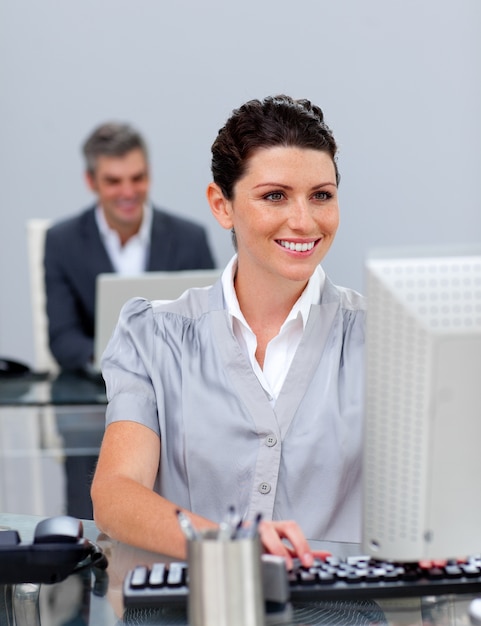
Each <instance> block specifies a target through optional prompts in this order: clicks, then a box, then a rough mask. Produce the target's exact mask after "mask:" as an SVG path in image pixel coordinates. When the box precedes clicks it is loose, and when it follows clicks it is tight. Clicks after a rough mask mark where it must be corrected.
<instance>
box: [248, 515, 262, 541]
mask: <svg viewBox="0 0 481 626" xmlns="http://www.w3.org/2000/svg"><path fill="white" fill-rule="evenodd" d="M261 521H262V513H257V515H256V516H255V519H254V521H253V522H252V525H251V527H250V528H249V537H251V538H254V537H257V535H258V532H259V524H260V523H261Z"/></svg>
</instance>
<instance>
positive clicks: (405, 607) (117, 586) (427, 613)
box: [0, 514, 475, 626]
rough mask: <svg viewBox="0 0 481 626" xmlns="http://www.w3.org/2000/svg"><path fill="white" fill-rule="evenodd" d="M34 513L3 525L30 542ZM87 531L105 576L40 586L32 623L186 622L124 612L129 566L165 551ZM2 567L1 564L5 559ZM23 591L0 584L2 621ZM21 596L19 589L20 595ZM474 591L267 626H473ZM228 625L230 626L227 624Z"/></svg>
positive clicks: (312, 609) (303, 613)
mask: <svg viewBox="0 0 481 626" xmlns="http://www.w3.org/2000/svg"><path fill="white" fill-rule="evenodd" d="M40 519H42V518H41V517H38V516H31V515H13V514H12V515H10V514H0V527H2V528H14V529H16V530H18V531H19V533H20V536H21V538H22V540H23V541H25V542H30V541H31V540H32V537H33V532H34V529H35V526H36V524H37V523H38V521H39V520H40ZM84 535H85V536H86V537H88V538H89V539H91V540H93V541H96V542H97V543H98V544H99V545H100V546H101V547H102V548H103V550H104V552H105V554H106V555H107V557H108V559H109V566H108V569H107V576H106V577H105V580H103V581H100V582H101V584H100V585H99V584H98V583H99V581H98V579H97V589H96V590H95V591H94V590H93V589H92V583H93V582H94V581H95V579H94V577H93V575H91V574H90V573H88V572H87V575H85V576H81V575H80V574H76V575H74V576H70V577H69V578H67V579H66V580H65V581H63V582H61V583H57V584H55V585H42V586H40V589H39V596H38V598H39V602H38V605H39V612H38V615H37V619H36V621H34V622H32V621H30V622H28V623H29V624H32V626H33V625H34V626H87V625H90V626H120V625H122V624H130V625H133V624H136V625H138V626H141V625H144V624H145V625H147V624H148V625H154V624H159V625H171V624H172V625H173V624H183V625H186V624H187V617H186V611H185V609H182V608H174V607H171V608H166V609H165V610H163V611H162V610H153V609H151V610H148V611H140V610H137V611H133V610H131V611H128V612H126V611H125V612H124V609H123V601H122V584H123V580H124V577H125V575H126V573H127V571H128V570H129V569H131V568H132V567H135V565H138V564H140V563H144V564H149V563H152V562H155V561H160V560H165V559H162V557H161V555H159V554H153V553H149V552H145V551H142V550H138V549H136V548H133V547H131V546H127V545H125V544H120V543H118V542H115V541H111V540H110V539H109V538H108V537H106V536H105V535H102V534H100V533H99V532H98V531H97V529H96V527H95V525H94V523H93V522H92V521H85V522H84ZM323 547H328V548H329V549H330V550H331V552H332V553H333V554H337V555H339V556H344V554H345V552H346V550H345V548H344V546H342V545H341V546H340V548H339V550H337V548H336V544H329V545H328V546H326V545H325V544H324V546H323ZM0 566H1V564H0ZM15 591H18V590H16V589H15V588H14V587H13V586H9V585H4V586H1V585H0V624H14V623H15V622H14V621H13V619H12V612H13V610H14V609H13V607H12V603H10V604H9V603H8V598H9V597H12V594H13V593H14V592H15ZM17 596H18V594H17ZM474 597H475V596H471V595H460V596H439V597H434V596H430V597H426V598H409V599H393V600H386V599H383V600H382V601H377V602H375V601H362V602H360V601H353V602H304V603H293V605H292V607H291V609H292V611H291V614H290V615H289V616H286V617H285V618H277V619H276V620H275V621H273V620H271V618H268V620H267V622H266V626H272V625H273V624H287V625H291V624H303V625H304V626H320V625H323V626H364V625H365V626H383V625H386V626H388V625H389V626H469V625H470V620H469V614H468V609H469V605H470V602H471V601H472V600H473V598H474ZM15 609H16V611H17V613H19V614H17V615H16V626H23V625H24V624H25V620H24V621H23V622H22V614H21V603H20V604H19V602H18V598H17V603H16V605H15ZM226 626H229V625H228V624H226Z"/></svg>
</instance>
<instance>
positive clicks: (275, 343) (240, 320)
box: [222, 255, 325, 406]
mask: <svg viewBox="0 0 481 626" xmlns="http://www.w3.org/2000/svg"><path fill="white" fill-rule="evenodd" d="M236 269H237V255H234V256H233V257H232V259H231V260H230V262H229V263H228V265H227V267H226V268H225V270H224V271H223V273H222V288H223V291H224V298H225V300H226V305H227V311H228V313H229V316H230V319H231V323H232V330H233V333H234V335H235V337H236V339H237V341H238V342H239V345H240V346H241V349H242V350H243V352H244V354H245V355H246V356H247V358H248V359H249V362H250V363H251V366H252V368H253V370H254V372H255V374H256V376H257V378H258V380H259V382H260V383H261V385H262V387H263V388H264V390H265V392H266V393H267V396H268V398H269V400H270V403H271V405H272V406H274V405H275V402H276V400H277V397H278V395H279V393H280V390H281V389H282V385H283V383H284V380H285V378H286V375H287V372H288V370H289V367H290V365H291V362H292V359H293V357H294V354H295V352H296V350H297V348H298V346H299V343H300V341H301V338H302V333H303V332H304V328H305V326H306V324H307V319H308V317H309V311H310V308H311V305H313V304H319V301H320V294H321V291H322V288H323V286H324V281H325V273H324V270H323V269H322V267H321V266H320V265H319V266H318V267H317V268H316V270H315V272H314V273H313V275H312V276H311V278H310V279H309V282H308V284H307V286H306V288H305V289H304V291H303V292H302V294H301V296H300V298H299V299H298V300H297V302H296V303H295V304H294V306H293V307H292V309H291V311H290V313H289V315H288V316H287V318H286V319H285V321H284V323H283V324H282V326H281V328H280V330H279V334H278V335H277V336H276V337H274V338H273V339H271V341H270V342H269V343H268V345H267V349H266V353H265V358H264V368H263V369H262V368H261V367H260V365H259V363H258V361H257V359H256V356H255V354H256V350H257V338H256V336H255V334H254V332H253V331H252V329H251V328H250V327H249V324H248V323H247V321H246V319H245V317H244V315H243V313H242V311H241V309H240V307H239V301H238V300H237V295H236V292H235V289H234V276H235V272H236Z"/></svg>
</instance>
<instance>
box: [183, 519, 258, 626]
mask: <svg viewBox="0 0 481 626" xmlns="http://www.w3.org/2000/svg"><path fill="white" fill-rule="evenodd" d="M187 558H188V563H189V599H188V606H187V608H188V617H189V625H190V626H226V625H228V626H264V624H265V604H264V590H263V583H262V566H261V543H260V539H259V537H258V536H257V535H256V536H255V537H246V538H237V539H223V538H220V537H219V533H218V531H206V532H203V533H199V535H198V537H197V538H194V539H191V540H190V541H188V542H187Z"/></svg>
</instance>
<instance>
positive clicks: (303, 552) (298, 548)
mask: <svg viewBox="0 0 481 626" xmlns="http://www.w3.org/2000/svg"><path fill="white" fill-rule="evenodd" d="M259 534H260V537H261V542H262V545H263V547H264V550H265V551H266V552H268V553H269V554H275V555H277V556H282V557H284V558H285V559H286V567H287V569H292V567H293V559H294V558H297V559H299V560H300V562H301V564H302V565H303V566H304V567H311V566H312V564H313V563H314V559H315V558H318V559H325V558H326V556H330V552H326V551H321V550H319V551H317V550H316V551H313V550H311V548H310V547H309V543H308V541H307V539H306V538H305V536H304V533H303V532H302V530H301V529H300V527H299V525H298V524H297V523H296V522H292V521H282V522H271V521H263V522H261V523H260V524H259ZM283 540H284V541H283ZM285 540H287V542H286V541H285Z"/></svg>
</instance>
